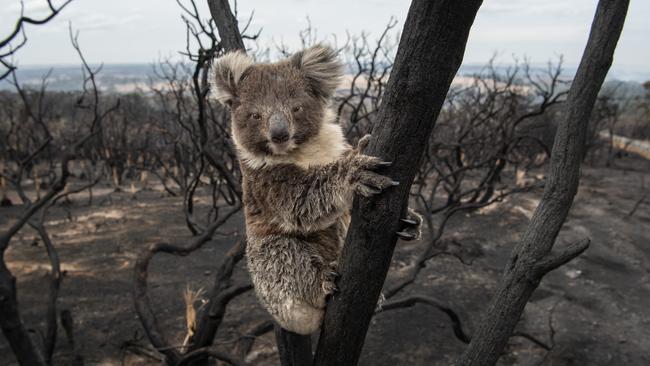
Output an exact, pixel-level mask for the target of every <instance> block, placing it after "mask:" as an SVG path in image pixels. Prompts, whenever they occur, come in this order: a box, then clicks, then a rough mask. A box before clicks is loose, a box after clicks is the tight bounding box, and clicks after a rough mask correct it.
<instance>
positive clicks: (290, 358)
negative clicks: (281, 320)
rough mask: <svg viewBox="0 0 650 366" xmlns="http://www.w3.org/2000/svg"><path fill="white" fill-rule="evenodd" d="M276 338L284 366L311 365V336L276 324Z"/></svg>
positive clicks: (281, 362)
mask: <svg viewBox="0 0 650 366" xmlns="http://www.w3.org/2000/svg"><path fill="white" fill-rule="evenodd" d="M274 329H275V340H276V343H277V344H278V354H279V355H280V364H281V365H282V366H310V365H311V363H312V354H311V337H310V336H305V335H300V334H297V333H294V332H290V331H288V330H285V329H283V328H282V327H280V326H279V325H278V324H275V327H274Z"/></svg>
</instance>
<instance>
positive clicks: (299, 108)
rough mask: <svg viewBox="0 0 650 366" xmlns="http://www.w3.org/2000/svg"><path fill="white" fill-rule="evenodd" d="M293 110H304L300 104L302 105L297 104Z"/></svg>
mask: <svg viewBox="0 0 650 366" xmlns="http://www.w3.org/2000/svg"><path fill="white" fill-rule="evenodd" d="M292 110H293V111H294V112H300V111H302V106H300V105H298V106H295V107H293V109H292Z"/></svg>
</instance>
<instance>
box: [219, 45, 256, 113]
mask: <svg viewBox="0 0 650 366" xmlns="http://www.w3.org/2000/svg"><path fill="white" fill-rule="evenodd" d="M251 66H253V60H252V59H251V58H250V57H248V56H247V55H246V54H245V53H243V52H241V51H234V52H230V53H227V54H225V55H223V56H221V57H220V58H218V59H217V60H215V61H214V63H213V64H212V72H211V74H210V78H209V79H210V92H211V94H212V97H213V98H214V99H216V100H218V101H219V102H221V103H223V104H226V105H228V106H232V104H233V102H234V101H236V100H237V99H238V98H239V95H238V85H239V82H240V81H241V79H242V76H243V75H244V73H245V72H246V70H248V69H249V68H250V67H251Z"/></svg>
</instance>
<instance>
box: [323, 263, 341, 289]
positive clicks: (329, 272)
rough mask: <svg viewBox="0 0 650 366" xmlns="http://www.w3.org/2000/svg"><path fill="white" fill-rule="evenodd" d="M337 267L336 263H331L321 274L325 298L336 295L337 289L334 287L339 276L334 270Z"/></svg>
mask: <svg viewBox="0 0 650 366" xmlns="http://www.w3.org/2000/svg"><path fill="white" fill-rule="evenodd" d="M337 266H338V263H337V262H336V261H334V262H331V263H330V264H329V266H328V268H326V269H325V271H324V272H323V277H322V278H323V282H322V284H323V285H322V286H323V292H325V296H327V297H329V296H332V295H335V294H336V293H338V292H339V288H338V286H337V285H336V281H337V280H338V279H339V277H340V276H341V275H340V274H339V273H338V272H337V270H336V268H337Z"/></svg>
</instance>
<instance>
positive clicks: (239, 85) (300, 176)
mask: <svg viewBox="0 0 650 366" xmlns="http://www.w3.org/2000/svg"><path fill="white" fill-rule="evenodd" d="M342 70H343V66H342V64H341V63H340V62H339V61H338V59H337V56H336V52H334V51H333V50H332V49H331V48H329V47H326V46H322V45H317V46H313V47H311V48H308V49H305V50H303V51H301V52H298V53H296V54H294V55H292V56H290V57H289V58H287V59H284V60H281V61H279V62H276V63H269V64H261V63H255V62H253V60H252V59H251V58H249V57H248V56H246V55H245V54H244V53H242V52H231V53H228V54H226V55H224V56H222V57H221V58H219V59H217V60H215V62H214V63H213V66H212V69H211V75H210V83H211V94H212V96H213V97H214V98H215V99H216V100H218V101H219V102H221V103H223V104H225V105H227V106H229V108H230V112H231V119H232V121H231V122H232V126H231V130H232V140H233V142H234V145H235V147H236V150H237V154H238V158H239V161H240V168H241V171H242V192H243V203H244V215H245V219H246V234H247V237H248V240H247V244H246V254H247V264H248V270H249V272H250V275H251V278H252V281H253V286H254V288H255V292H256V294H257V297H258V299H259V301H260V302H261V304H262V305H263V306H264V307H265V308H266V309H267V310H268V312H269V313H270V314H271V315H272V317H273V318H274V319H275V321H276V322H277V323H278V324H279V325H280V326H281V327H282V328H284V329H286V330H289V331H292V332H295V333H299V334H311V333H313V332H314V331H316V330H318V328H320V326H321V323H322V320H323V314H324V310H325V305H326V301H327V298H328V296H330V295H332V294H333V293H334V292H335V291H336V284H335V280H336V277H337V272H336V269H337V268H336V266H337V261H338V259H339V255H340V253H341V249H342V245H343V243H344V241H345V236H346V233H347V229H348V224H349V222H350V209H351V207H352V200H353V198H354V195H355V194H360V195H362V196H365V197H369V196H372V195H375V194H378V193H380V192H381V191H382V190H384V189H387V188H389V187H391V186H395V185H397V184H398V182H396V181H394V180H393V179H391V178H389V177H387V176H384V175H382V174H380V173H379V172H378V171H380V170H381V169H382V167H385V166H388V165H389V163H388V162H383V161H382V160H381V159H379V158H377V157H372V156H368V155H365V154H363V149H364V147H365V146H366V145H367V142H368V137H364V138H363V139H361V140H360V141H359V143H358V144H357V147H356V148H352V147H351V146H350V145H349V144H348V143H347V142H346V139H345V137H344V136H343V132H342V130H341V127H340V126H339V125H338V124H337V123H336V116H335V113H334V112H333V110H332V108H331V104H330V99H331V98H332V96H333V94H334V93H335V91H336V88H337V85H338V84H339V80H340V78H341V76H342ZM403 222H404V225H405V229H404V231H401V232H399V233H398V235H400V236H401V237H402V238H404V239H415V238H416V237H417V235H416V234H415V233H413V232H412V231H413V230H415V231H418V229H417V228H419V224H420V223H421V220H420V219H419V216H413V217H411V218H407V219H405V220H403Z"/></svg>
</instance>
